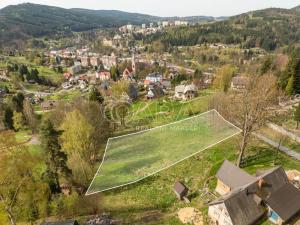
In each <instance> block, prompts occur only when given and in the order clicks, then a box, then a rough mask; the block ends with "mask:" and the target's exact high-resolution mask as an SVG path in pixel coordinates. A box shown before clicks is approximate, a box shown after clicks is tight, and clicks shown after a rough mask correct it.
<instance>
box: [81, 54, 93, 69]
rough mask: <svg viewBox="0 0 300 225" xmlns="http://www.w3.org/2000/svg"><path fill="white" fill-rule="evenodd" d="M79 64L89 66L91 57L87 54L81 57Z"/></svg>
mask: <svg viewBox="0 0 300 225" xmlns="http://www.w3.org/2000/svg"><path fill="white" fill-rule="evenodd" d="M81 65H82V66H83V67H89V66H90V65H91V59H90V57H88V56H84V57H81Z"/></svg>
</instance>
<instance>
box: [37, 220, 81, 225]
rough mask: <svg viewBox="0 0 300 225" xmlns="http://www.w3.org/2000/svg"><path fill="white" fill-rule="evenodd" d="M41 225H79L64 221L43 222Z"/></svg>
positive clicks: (74, 222)
mask: <svg viewBox="0 0 300 225" xmlns="http://www.w3.org/2000/svg"><path fill="white" fill-rule="evenodd" d="M41 225H79V223H78V222H77V221H76V220H66V221H57V222H44V223H41Z"/></svg>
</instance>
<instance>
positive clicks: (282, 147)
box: [254, 133, 300, 161]
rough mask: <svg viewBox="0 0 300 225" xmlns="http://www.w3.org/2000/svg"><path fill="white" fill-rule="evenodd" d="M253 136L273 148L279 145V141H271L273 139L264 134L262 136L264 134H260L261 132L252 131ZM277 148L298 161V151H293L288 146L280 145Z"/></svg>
mask: <svg viewBox="0 0 300 225" xmlns="http://www.w3.org/2000/svg"><path fill="white" fill-rule="evenodd" d="M254 136H256V137H257V138H259V139H260V140H262V141H264V142H266V143H267V144H269V145H271V146H273V147H274V148H278V146H279V143H278V142H275V141H273V140H271V139H269V138H267V137H266V136H264V135H262V134H257V133H254ZM279 150H280V151H281V152H284V153H285V154H287V155H289V156H291V157H293V158H294V159H296V160H298V161H300V153H298V152H295V151H294V150H291V149H289V148H287V147H285V146H282V145H281V146H280V147H279Z"/></svg>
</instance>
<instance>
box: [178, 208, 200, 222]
mask: <svg viewBox="0 0 300 225" xmlns="http://www.w3.org/2000/svg"><path fill="white" fill-rule="evenodd" d="M178 218H179V220H180V221H181V222H182V223H184V224H194V225H204V223H203V218H202V215H201V213H200V212H199V211H198V210H197V209H195V208H192V207H188V208H182V209H180V210H179V211H178Z"/></svg>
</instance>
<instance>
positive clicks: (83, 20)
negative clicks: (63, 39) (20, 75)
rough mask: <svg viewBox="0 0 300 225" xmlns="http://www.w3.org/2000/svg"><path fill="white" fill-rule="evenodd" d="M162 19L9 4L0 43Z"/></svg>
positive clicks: (1, 16) (0, 22)
mask: <svg viewBox="0 0 300 225" xmlns="http://www.w3.org/2000/svg"><path fill="white" fill-rule="evenodd" d="M164 19H166V18H162V17H156V16H150V15H144V14H138V13H128V12H122V11H117V10H87V9H64V8H59V7H53V6H46V5H38V4H31V3H25V4H19V5H11V6H8V7H6V8H3V9H1V10H0V30H1V32H0V44H1V42H2V43H6V42H8V41H11V40H18V39H26V38H29V37H40V36H46V35H53V34H66V33H69V32H72V31H75V32H76V31H87V30H92V29H96V28H108V27H119V26H122V25H125V24H128V23H131V24H142V23H149V22H155V21H159V20H164ZM186 19H188V20H190V21H205V20H207V21H208V20H209V21H210V20H213V19H214V18H213V17H205V16H200V17H187V18H186Z"/></svg>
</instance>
